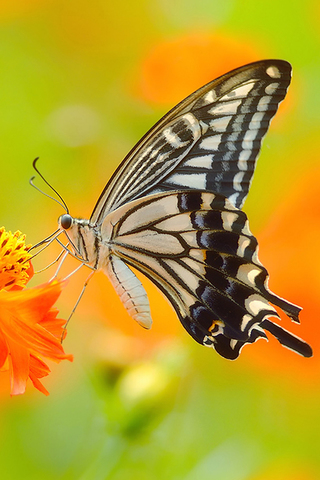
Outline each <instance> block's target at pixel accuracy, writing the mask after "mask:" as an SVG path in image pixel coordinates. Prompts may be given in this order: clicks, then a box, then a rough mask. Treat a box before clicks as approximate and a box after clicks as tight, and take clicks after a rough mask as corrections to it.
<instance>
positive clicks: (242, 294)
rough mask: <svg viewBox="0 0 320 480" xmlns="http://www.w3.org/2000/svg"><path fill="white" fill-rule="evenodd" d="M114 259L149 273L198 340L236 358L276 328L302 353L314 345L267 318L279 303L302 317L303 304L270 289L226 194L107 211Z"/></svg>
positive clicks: (179, 196)
mask: <svg viewBox="0 0 320 480" xmlns="http://www.w3.org/2000/svg"><path fill="white" fill-rule="evenodd" d="M110 225H112V238H110V241H109V242H110V248H111V251H112V253H111V261H112V258H113V257H118V258H119V259H121V260H123V261H124V262H125V263H126V264H128V265H131V266H133V267H135V268H137V269H138V270H140V271H141V272H142V273H144V274H145V275H146V276H148V277H149V278H150V279H151V280H152V281H153V282H154V283H155V284H156V285H157V286H158V287H159V288H160V289H161V290H162V291H163V292H164V294H165V295H166V296H167V297H168V299H169V300H170V302H171V303H172V305H173V306H174V308H175V310H176V312H177V314H178V316H179V318H180V321H181V322H182V324H183V326H184V327H185V329H186V330H187V331H188V332H189V333H190V335H191V336H192V337H193V338H194V339H195V340H196V341H197V342H199V343H201V344H204V345H207V346H213V347H214V348H215V349H216V351H217V352H218V353H219V354H220V355H222V356H223V357H226V358H229V359H235V358H237V357H238V355H239V353H240V350H241V348H242V347H243V345H245V344H246V343H252V342H255V341H256V340H257V339H258V338H266V334H265V330H268V331H269V332H271V333H272V334H273V335H274V336H275V337H276V338H277V339H278V340H279V341H280V343H282V344H283V345H284V346H286V347H288V348H291V349H293V350H294V351H296V352H298V353H300V354H302V355H304V356H310V355H311V348H310V347H309V345H308V344H306V343H305V342H304V341H302V340H300V339H299V338H298V337H296V336H294V335H292V334H291V333H289V332H287V331H286V330H284V329H282V328H281V327H280V326H279V325H276V324H274V323H273V322H272V321H270V320H269V317H270V316H273V317H279V315H278V314H277V312H276V310H275V309H274V307H273V306H272V305H271V304H270V303H272V304H274V305H276V306H278V307H280V308H281V309H282V310H283V311H284V312H285V313H286V314H287V315H288V316H289V317H291V319H292V320H293V321H295V322H299V320H298V315H299V311H300V310H301V309H300V308H299V307H297V306H296V305H293V304H291V303H289V302H287V301H285V300H283V299H281V298H280V297H278V296H276V295H274V294H273V293H271V292H270V290H269V289H268V287H267V281H268V273H267V270H266V269H265V268H264V267H263V265H262V264H261V263H260V261H259V259H258V255H257V248H258V244H257V240H256V238H255V237H254V236H253V235H252V234H251V232H250V230H249V226H248V220H247V217H246V215H245V213H244V212H242V211H241V210H239V209H237V208H236V207H234V206H233V204H232V203H231V202H230V201H229V200H228V199H227V198H225V197H224V196H223V195H221V194H214V193H210V192H204V191H197V190H194V191H182V192H181V191H180V192H179V191H174V192H167V193H159V194H154V195H151V196H148V197H145V198H144V199H139V200H136V201H133V202H130V203H129V204H127V205H124V206H123V207H120V208H118V209H117V210H115V211H114V212H112V213H110V214H109V215H108V216H107V217H106V218H105V220H104V222H103V224H102V230H101V233H102V237H104V234H106V232H107V231H110Z"/></svg>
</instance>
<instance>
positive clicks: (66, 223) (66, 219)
mask: <svg viewBox="0 0 320 480" xmlns="http://www.w3.org/2000/svg"><path fill="white" fill-rule="evenodd" d="M73 223H74V218H73V217H71V215H69V213H64V214H63V215H61V216H60V217H59V219H58V224H59V227H60V228H62V229H63V230H69V228H71V227H72V225H73Z"/></svg>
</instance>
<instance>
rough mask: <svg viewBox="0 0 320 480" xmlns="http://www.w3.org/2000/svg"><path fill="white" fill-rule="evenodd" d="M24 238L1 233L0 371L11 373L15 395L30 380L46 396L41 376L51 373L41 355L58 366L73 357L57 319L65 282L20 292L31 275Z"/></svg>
mask: <svg viewBox="0 0 320 480" xmlns="http://www.w3.org/2000/svg"><path fill="white" fill-rule="evenodd" d="M24 239H25V238H24V236H21V233H20V232H16V233H15V234H12V233H11V232H6V231H5V230H4V228H1V229H0V289H1V291H0V369H1V370H8V369H9V371H10V376H11V395H18V394H22V393H24V392H25V389H26V383H27V379H28V377H29V378H30V379H31V381H32V382H33V385H34V386H35V387H36V388H37V389H38V390H40V392H42V393H44V394H45V395H48V394H49V393H48V391H47V390H46V389H45V388H44V386H43V385H42V384H41V382H40V380H39V378H42V377H44V376H47V375H48V374H49V373H50V369H49V367H48V366H47V365H46V364H45V363H44V362H43V360H42V359H41V357H45V358H48V359H50V360H53V361H54V362H60V361H61V360H65V359H67V360H70V361H72V359H73V357H72V355H66V354H65V353H64V350H63V347H62V345H61V342H60V339H61V336H62V333H63V325H64V323H65V321H64V320H62V319H57V318H56V316H57V313H58V311H57V310H56V309H53V308H52V307H53V305H54V303H55V302H56V300H57V299H58V297H59V295H60V293H61V288H62V285H63V282H62V281H58V280H55V281H53V282H49V283H46V284H43V285H41V286H39V287H35V288H30V289H24V290H20V291H17V288H22V287H23V285H25V283H26V282H27V281H28V280H29V278H30V277H31V276H32V273H33V272H32V267H31V265H30V262H28V259H29V258H30V256H31V255H30V254H29V253H27V252H28V250H29V248H30V246H25V244H24ZM9 288H10V291H8V289H9Z"/></svg>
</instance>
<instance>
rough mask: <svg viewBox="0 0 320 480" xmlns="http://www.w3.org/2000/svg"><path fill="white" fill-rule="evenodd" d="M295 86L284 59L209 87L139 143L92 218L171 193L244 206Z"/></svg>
mask: <svg viewBox="0 0 320 480" xmlns="http://www.w3.org/2000/svg"><path fill="white" fill-rule="evenodd" d="M290 79H291V66H290V64H289V63H287V62H285V61H281V60H265V61H261V62H256V63H252V64H249V65H246V66H244V67H241V68H238V69H236V70H233V71H232V72H229V73H228V74H226V75H223V76H222V77H220V78H218V79H216V80H214V81H212V82H210V83H208V84H207V85H205V86H204V87H202V88H200V89H199V90H197V91H196V92H194V93H193V94H192V95H190V96H189V97H187V98H186V99H185V100H183V101H182V102H181V103H179V104H178V105H177V106H176V107H175V108H173V109H172V110H171V111H170V112H168V113H167V115H165V116H164V117H163V118H162V119H161V120H160V121H159V122H158V123H157V124H156V125H155V126H154V127H153V128H151V130H150V131H149V132H148V133H147V134H146V135H145V136H144V137H143V138H142V139H141V140H140V142H138V144H137V145H136V146H135V147H134V148H133V149H132V151H131V152H130V153H129V154H128V155H127V157H126V158H125V159H124V161H123V162H122V163H121V165H120V166H119V167H118V169H117V170H116V172H115V173H114V175H113V177H112V178H111V179H110V181H109V183H108V184H107V186H106V188H105V189H104V191H103V192H102V194H101V196H100V199H99V200H98V202H97V205H96V206H95V208H94V211H93V213H92V216H91V222H92V223H98V224H99V223H101V222H102V221H103V218H104V217H105V215H106V214H107V212H108V211H111V210H114V209H115V208H117V207H119V206H121V205H124V204H125V203H127V202H129V201H131V200H134V199H136V198H142V197H144V196H145V195H149V194H152V193H157V192H165V191H168V190H169V191H170V190H186V189H198V190H209V191H213V192H216V193H221V194H222V195H224V196H226V197H227V198H229V199H230V201H231V202H232V203H233V204H234V205H235V206H237V207H241V206H242V204H243V202H244V200H245V198H246V196H247V194H248V190H249V186H250V182H251V179H252V175H253V172H254V168H255V161H256V158H257V156H258V153H259V150H260V147H261V141H262V138H263V137H264V135H265V133H266V131H267V129H268V127H269V123H270V121H271V119H272V117H273V116H274V115H275V113H276V111H277V108H278V105H279V103H280V102H281V101H282V100H283V99H284V97H285V95H286V91H287V88H288V86H289V83H290Z"/></svg>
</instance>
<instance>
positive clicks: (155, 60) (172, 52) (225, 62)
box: [137, 31, 264, 105]
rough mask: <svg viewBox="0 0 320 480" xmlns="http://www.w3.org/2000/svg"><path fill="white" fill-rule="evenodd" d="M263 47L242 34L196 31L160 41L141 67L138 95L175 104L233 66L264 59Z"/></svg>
mask: <svg viewBox="0 0 320 480" xmlns="http://www.w3.org/2000/svg"><path fill="white" fill-rule="evenodd" d="M263 56H264V55H263V51H262V47H260V46H259V45H258V44H257V43H256V44H255V45H254V46H253V45H252V43H250V42H249V41H247V40H245V39H240V38H239V37H234V38H232V37H231V36H230V35H225V34H224V33H219V32H215V33H214V34H212V33H211V32H202V31H201V32H194V33H191V34H187V35H182V36H180V37H177V38H174V39H170V40H166V41H163V42H159V43H158V44H156V45H155V46H154V47H153V48H152V49H150V51H149V53H148V55H146V56H145V58H144V59H143V60H142V65H141V66H139V72H142V74H140V81H139V84H138V85H137V91H138V95H139V96H142V97H143V98H144V99H146V100H147V101H151V102H154V103H156V104H159V105H163V104H165V105H167V104H174V103H176V102H177V101H180V100H182V99H183V98H184V97H185V96H187V95H189V94H190V93H191V92H193V91H194V90H196V89H197V88H199V87H201V86H202V85H204V84H205V83H207V82H210V81H211V80H213V79H214V78H216V77H218V76H219V75H222V74H224V73H226V72H228V71H229V70H232V69H233V68H236V67H239V66H241V65H245V64H246V63H249V62H253V61H255V60H260V59H261V58H263Z"/></svg>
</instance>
